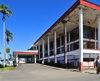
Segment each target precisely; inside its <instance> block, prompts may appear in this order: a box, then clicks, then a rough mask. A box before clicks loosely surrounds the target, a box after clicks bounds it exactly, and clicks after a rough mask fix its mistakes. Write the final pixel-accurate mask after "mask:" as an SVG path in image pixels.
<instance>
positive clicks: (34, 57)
mask: <svg viewBox="0 0 100 81" xmlns="http://www.w3.org/2000/svg"><path fill="white" fill-rule="evenodd" d="M34 62H35V64H36V55H34Z"/></svg>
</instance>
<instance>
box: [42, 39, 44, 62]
mask: <svg viewBox="0 0 100 81" xmlns="http://www.w3.org/2000/svg"><path fill="white" fill-rule="evenodd" d="M42 58H43V62H44V39H42Z"/></svg>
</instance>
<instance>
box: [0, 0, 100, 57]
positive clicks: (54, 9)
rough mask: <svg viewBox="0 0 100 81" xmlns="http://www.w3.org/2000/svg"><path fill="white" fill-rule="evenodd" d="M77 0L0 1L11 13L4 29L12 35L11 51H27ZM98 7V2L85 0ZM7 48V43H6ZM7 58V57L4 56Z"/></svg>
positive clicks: (0, 27) (0, 43)
mask: <svg viewBox="0 0 100 81" xmlns="http://www.w3.org/2000/svg"><path fill="white" fill-rule="evenodd" d="M76 1H77V0H0V5H1V4H2V3H3V4H4V5H8V10H11V11H12V12H13V15H12V16H10V17H11V19H9V18H8V17H6V21H5V28H6V29H8V30H10V31H11V32H12V33H13V41H10V42H9V48H10V54H13V51H20V50H27V49H28V48H29V47H30V46H31V45H32V44H33V43H34V42H35V41H36V40H37V39H38V38H39V37H40V36H41V35H42V34H43V33H44V32H45V31H46V30H47V29H48V28H49V27H51V26H52V25H53V24H54V22H56V21H57V20H58V19H59V18H60V17H61V16H62V15H63V14H64V13H65V12H66V11H67V10H68V9H69V8H70V7H71V6H72V5H73V4H74V3H75V2H76ZM87 1H91V2H93V3H95V4H97V5H100V0H87ZM2 16H3V15H2V14H1V13H0V52H1V53H2V54H1V55H0V57H2V58H4V55H3V21H2ZM6 48H7V42H6ZM6 58H7V55H6Z"/></svg>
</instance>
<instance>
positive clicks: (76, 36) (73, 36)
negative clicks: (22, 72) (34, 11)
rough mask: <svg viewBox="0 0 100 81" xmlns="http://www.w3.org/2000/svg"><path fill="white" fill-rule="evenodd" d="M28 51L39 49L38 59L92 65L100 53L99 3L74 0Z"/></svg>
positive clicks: (77, 65) (85, 65)
mask: <svg viewBox="0 0 100 81" xmlns="http://www.w3.org/2000/svg"><path fill="white" fill-rule="evenodd" d="M44 24H45V23H44ZM28 50H38V51H39V55H38V60H39V61H43V62H52V63H58V64H60V63H61V64H64V65H65V64H66V65H67V66H68V65H70V66H72V67H79V69H80V70H83V68H85V67H94V66H95V60H96V58H97V56H99V55H100V6H98V5H96V4H93V3H91V2H88V1H86V0H77V1H76V3H75V4H73V5H72V6H71V7H70V8H69V9H68V10H67V11H66V12H65V13H64V14H63V15H62V16H61V17H60V18H59V19H58V20H57V21H56V22H55V23H54V24H53V25H52V26H51V27H50V28H49V29H48V30H47V31H46V32H45V33H44V34H43V35H42V36H41V37H40V38H39V39H38V40H37V41H36V42H35V43H34V44H33V45H32V46H31V47H30V48H29V49H28Z"/></svg>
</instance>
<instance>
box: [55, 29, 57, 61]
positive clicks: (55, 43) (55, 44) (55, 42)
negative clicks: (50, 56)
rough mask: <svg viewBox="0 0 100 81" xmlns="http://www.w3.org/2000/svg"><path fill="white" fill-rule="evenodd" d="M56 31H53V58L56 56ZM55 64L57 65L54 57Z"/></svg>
mask: <svg viewBox="0 0 100 81" xmlns="http://www.w3.org/2000/svg"><path fill="white" fill-rule="evenodd" d="M56 47H57V46H56V31H55V30H54V56H55V55H56V54H57V48H56ZM54 59H55V63H57V59H56V57H54Z"/></svg>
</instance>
